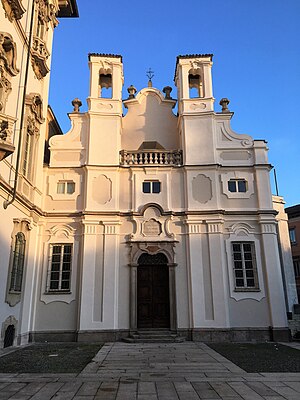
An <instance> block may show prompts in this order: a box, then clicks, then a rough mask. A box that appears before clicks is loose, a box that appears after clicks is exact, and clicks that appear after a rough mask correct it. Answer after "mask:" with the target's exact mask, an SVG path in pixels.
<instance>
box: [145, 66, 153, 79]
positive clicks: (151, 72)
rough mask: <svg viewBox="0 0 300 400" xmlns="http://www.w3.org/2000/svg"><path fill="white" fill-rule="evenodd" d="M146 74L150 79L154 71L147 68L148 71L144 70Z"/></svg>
mask: <svg viewBox="0 0 300 400" xmlns="http://www.w3.org/2000/svg"><path fill="white" fill-rule="evenodd" d="M146 75H147V77H148V79H149V81H150V82H151V81H152V78H153V77H154V71H152V70H151V68H149V71H147V72H146Z"/></svg>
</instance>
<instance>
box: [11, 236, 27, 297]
mask: <svg viewBox="0 0 300 400" xmlns="http://www.w3.org/2000/svg"><path fill="white" fill-rule="evenodd" d="M25 243H26V240H25V236H24V233H22V232H18V233H17V234H16V236H15V247H14V252H13V262H12V269H11V279H10V287H9V290H10V291H13V292H21V289H22V278H23V269H24V256H25Z"/></svg>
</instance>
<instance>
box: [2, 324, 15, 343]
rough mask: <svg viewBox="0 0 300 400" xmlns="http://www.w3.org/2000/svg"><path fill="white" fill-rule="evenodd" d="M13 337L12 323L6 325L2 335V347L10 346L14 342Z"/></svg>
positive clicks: (13, 328)
mask: <svg viewBox="0 0 300 400" xmlns="http://www.w3.org/2000/svg"><path fill="white" fill-rule="evenodd" d="M14 338H15V327H14V325H8V327H7V328H6V331H5V335H4V344H3V347H10V346H12V345H13V344H14Z"/></svg>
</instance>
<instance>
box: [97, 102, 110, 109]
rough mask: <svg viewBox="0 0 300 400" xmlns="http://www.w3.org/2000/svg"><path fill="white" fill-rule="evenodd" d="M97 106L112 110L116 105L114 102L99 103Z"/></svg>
mask: <svg viewBox="0 0 300 400" xmlns="http://www.w3.org/2000/svg"><path fill="white" fill-rule="evenodd" d="M97 108H99V110H112V109H113V108H114V106H113V104H112V103H98V104H97Z"/></svg>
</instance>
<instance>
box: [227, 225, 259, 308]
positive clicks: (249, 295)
mask: <svg viewBox="0 0 300 400" xmlns="http://www.w3.org/2000/svg"><path fill="white" fill-rule="evenodd" d="M234 225H236V226H238V225H241V226H242V225H244V228H245V226H246V225H248V224H234ZM234 225H233V226H234ZM249 227H250V225H248V229H250V228H249ZM245 232H246V231H245V230H244V233H245ZM239 241H243V242H244V241H249V242H253V243H254V245H255V255H256V260H255V261H256V268H257V277H258V285H259V290H257V289H256V290H253V291H251V290H248V289H247V290H245V291H236V290H235V282H234V269H233V261H232V248H231V246H232V245H231V243H232V242H239ZM225 249H226V253H227V266H228V277H229V289H230V293H229V295H230V297H231V298H233V299H234V300H236V301H240V300H250V299H251V300H256V301H261V300H262V299H263V298H265V297H266V294H265V284H264V275H263V271H262V263H261V259H262V253H261V247H260V241H259V240H257V239H256V237H255V236H254V234H253V233H248V234H246V235H245V236H243V238H242V239H241V236H239V235H238V233H237V232H232V233H230V236H229V238H228V239H226V240H225Z"/></svg>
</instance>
